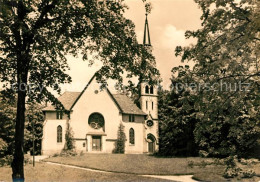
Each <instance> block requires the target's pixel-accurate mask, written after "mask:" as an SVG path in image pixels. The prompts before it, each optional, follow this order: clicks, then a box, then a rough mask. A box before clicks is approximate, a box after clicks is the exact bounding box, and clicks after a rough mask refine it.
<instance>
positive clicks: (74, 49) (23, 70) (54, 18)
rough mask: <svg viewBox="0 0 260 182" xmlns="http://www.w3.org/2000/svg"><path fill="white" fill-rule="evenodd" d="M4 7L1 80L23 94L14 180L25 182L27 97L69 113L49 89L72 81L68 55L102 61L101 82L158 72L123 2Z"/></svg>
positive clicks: (24, 0) (17, 2)
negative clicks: (50, 102) (137, 36)
mask: <svg viewBox="0 0 260 182" xmlns="http://www.w3.org/2000/svg"><path fill="white" fill-rule="evenodd" d="M0 7H1V10H0V32H1V34H0V42H1V44H0V51H1V52H0V55H1V57H0V79H1V82H5V83H6V85H5V86H6V87H7V88H8V86H9V87H10V85H12V86H13V89H10V88H9V91H10V90H11V91H10V92H12V91H13V90H14V88H16V92H17V114H16V124H15V153H14V160H13V163H12V170H13V174H12V177H13V180H21V181H23V180H24V171H23V160H24V157H23V144H24V123H25V114H24V113H25V103H26V98H28V100H27V101H28V102H30V101H37V102H41V101H43V100H50V101H52V102H53V103H54V104H55V105H56V107H57V108H58V109H61V110H62V109H64V107H63V106H62V104H61V103H60V102H59V101H58V100H57V99H56V98H55V97H54V96H53V95H52V94H51V92H50V91H49V90H48V89H47V88H49V89H53V90H55V91H58V93H60V87H59V84H63V83H68V82H71V78H70V76H69V75H67V74H66V73H65V71H66V70H67V69H68V68H69V67H68V64H67V59H66V55H68V54H70V55H73V56H77V55H79V54H81V55H82V57H83V60H88V61H90V64H92V63H93V62H94V60H96V59H98V60H100V61H101V62H102V63H103V66H102V68H101V69H100V70H99V72H98V73H97V79H99V80H100V81H101V82H105V78H109V77H110V78H112V79H118V80H119V82H121V81H122V77H121V76H122V74H123V73H124V72H126V73H127V77H132V76H139V75H143V76H144V77H147V78H148V77H149V76H151V75H154V74H158V71H157V70H156V69H154V68H153V67H154V65H155V61H154V57H153V56H152V55H151V53H150V52H148V51H147V49H145V48H144V46H143V45H139V44H138V42H137V40H136V35H135V31H134V24H133V23H132V22H131V21H130V20H128V19H126V18H124V17H123V12H124V10H125V8H126V6H125V5H124V4H123V0H120V1H96V0H88V1H85V0H64V1H58V0H41V1H40V0H32V1H31V0H11V1H10V0H0ZM91 54H92V57H94V58H95V59H93V60H92V59H91V56H90V55H91ZM141 60H146V62H147V64H145V69H144V67H142V69H141V68H140V67H141V62H142V61H141ZM32 86H33V87H32ZM7 90H8V89H7ZM10 92H8V93H10Z"/></svg>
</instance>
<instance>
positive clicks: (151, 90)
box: [150, 86, 153, 94]
mask: <svg viewBox="0 0 260 182" xmlns="http://www.w3.org/2000/svg"><path fill="white" fill-rule="evenodd" d="M150 94H153V86H151V87H150Z"/></svg>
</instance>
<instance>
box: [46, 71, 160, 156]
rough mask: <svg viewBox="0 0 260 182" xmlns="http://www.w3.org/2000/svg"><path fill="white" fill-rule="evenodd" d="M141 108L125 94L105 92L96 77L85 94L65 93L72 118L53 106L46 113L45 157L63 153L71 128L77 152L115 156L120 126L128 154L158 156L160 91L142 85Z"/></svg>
mask: <svg viewBox="0 0 260 182" xmlns="http://www.w3.org/2000/svg"><path fill="white" fill-rule="evenodd" d="M140 90H141V93H140V98H139V99H140V100H139V101H140V108H138V107H137V106H136V105H135V104H134V102H133V101H132V100H131V99H130V98H129V97H128V96H126V95H124V94H112V93H111V92H110V91H109V89H108V88H106V89H103V90H101V89H100V84H99V83H98V82H97V81H96V78H95V76H93V77H92V79H91V80H90V81H89V83H88V84H87V86H86V87H85V88H84V90H83V91H82V92H65V93H63V94H62V95H61V96H60V97H59V98H58V99H59V101H60V102H61V103H62V104H63V105H64V107H65V109H66V110H67V113H68V114H65V113H62V112H60V111H57V110H55V108H54V107H53V106H51V105H50V106H47V107H45V108H44V109H43V112H44V114H45V122H44V127H43V138H42V154H43V155H52V154H55V153H60V152H61V151H62V149H63V148H64V145H65V133H66V129H67V125H68V124H69V125H70V127H71V129H72V132H73V140H74V144H75V149H76V150H77V151H83V152H104V153H112V152H113V150H114V149H115V142H116V140H117V137H118V136H117V132H118V127H119V125H120V123H122V124H123V125H124V133H125V135H126V142H125V153H154V152H155V151H157V150H158V134H159V133H158V132H159V131H158V105H157V88H156V87H155V86H149V85H148V84H147V83H141V89H140Z"/></svg>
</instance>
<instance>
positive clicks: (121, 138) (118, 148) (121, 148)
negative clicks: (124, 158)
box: [113, 123, 126, 154]
mask: <svg viewBox="0 0 260 182" xmlns="http://www.w3.org/2000/svg"><path fill="white" fill-rule="evenodd" d="M124 128H125V127H124V125H123V124H122V123H120V124H119V127H118V132H117V140H116V143H115V149H114V150H113V153H117V154H123V153H125V141H126V136H125V132H124Z"/></svg>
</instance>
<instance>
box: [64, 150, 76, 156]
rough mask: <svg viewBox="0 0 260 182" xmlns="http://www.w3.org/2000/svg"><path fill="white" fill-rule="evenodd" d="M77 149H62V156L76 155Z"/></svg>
mask: <svg viewBox="0 0 260 182" xmlns="http://www.w3.org/2000/svg"><path fill="white" fill-rule="evenodd" d="M76 155H77V152H76V150H62V151H61V153H60V156H64V157H68V156H76Z"/></svg>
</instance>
